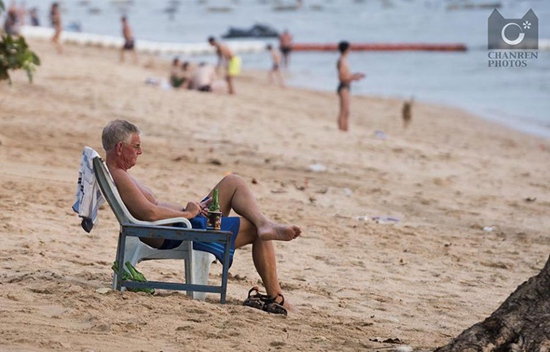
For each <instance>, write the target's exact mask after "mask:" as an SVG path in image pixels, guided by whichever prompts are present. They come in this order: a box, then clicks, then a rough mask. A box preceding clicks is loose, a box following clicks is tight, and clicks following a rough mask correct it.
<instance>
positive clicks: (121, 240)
mask: <svg viewBox="0 0 550 352" xmlns="http://www.w3.org/2000/svg"><path fill="white" fill-rule="evenodd" d="M125 246H126V236H123V235H122V232H120V233H119V234H118V245H117V248H116V258H115V260H116V261H118V264H119V265H118V273H113V290H118V291H120V290H121V286H122V285H121V283H122V277H121V276H119V274H122V273H123V270H124V247H125Z"/></svg>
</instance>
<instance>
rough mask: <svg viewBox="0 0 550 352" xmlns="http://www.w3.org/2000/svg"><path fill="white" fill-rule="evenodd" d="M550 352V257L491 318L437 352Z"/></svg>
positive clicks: (468, 330)
mask: <svg viewBox="0 0 550 352" xmlns="http://www.w3.org/2000/svg"><path fill="white" fill-rule="evenodd" d="M474 351H476V352H477V351H479V352H489V351H491V352H493V351H494V352H519V351H522V352H523V351H525V352H539V351H540V352H548V351H550V257H549V258H548V261H547V262H546V265H545V266H544V268H543V269H542V270H541V272H540V273H539V274H538V275H537V276H534V277H532V278H530V279H529V280H527V281H526V282H524V283H523V284H521V285H520V286H519V287H518V288H517V289H516V291H515V292H514V293H512V294H511V295H510V297H508V298H507V299H506V301H504V303H502V305H501V306H500V307H499V308H498V309H497V310H496V311H495V312H494V313H493V314H491V316H490V317H488V318H487V319H485V320H484V321H483V322H481V323H477V324H475V325H474V326H472V327H470V328H469V329H466V330H464V331H463V332H462V334H460V335H459V336H458V337H456V338H455V339H453V340H452V341H451V342H450V343H449V344H448V345H446V346H443V347H439V348H438V349H436V350H435V351H434V352H474Z"/></svg>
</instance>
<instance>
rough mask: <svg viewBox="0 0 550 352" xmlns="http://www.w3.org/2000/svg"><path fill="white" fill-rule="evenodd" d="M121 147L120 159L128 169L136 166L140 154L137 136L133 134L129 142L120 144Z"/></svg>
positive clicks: (139, 140) (139, 142)
mask: <svg viewBox="0 0 550 352" xmlns="http://www.w3.org/2000/svg"><path fill="white" fill-rule="evenodd" d="M120 143H121V147H122V153H121V157H122V160H123V161H124V164H126V165H127V167H128V168H131V167H132V166H134V165H136V163H137V158H138V156H140V155H141V154H142V151H141V139H140V137H139V134H133V135H132V137H131V138H130V141H129V142H120Z"/></svg>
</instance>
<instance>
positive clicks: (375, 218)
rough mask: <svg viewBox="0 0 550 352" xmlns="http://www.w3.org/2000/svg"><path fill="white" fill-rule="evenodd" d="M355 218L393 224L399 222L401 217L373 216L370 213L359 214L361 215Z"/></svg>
mask: <svg viewBox="0 0 550 352" xmlns="http://www.w3.org/2000/svg"><path fill="white" fill-rule="evenodd" d="M355 220H359V221H374V222H375V223H377V224H381V225H384V224H388V225H391V224H397V223H398V222H399V219H397V218H393V217H390V216H372V217H370V216H368V215H359V216H356V217H355Z"/></svg>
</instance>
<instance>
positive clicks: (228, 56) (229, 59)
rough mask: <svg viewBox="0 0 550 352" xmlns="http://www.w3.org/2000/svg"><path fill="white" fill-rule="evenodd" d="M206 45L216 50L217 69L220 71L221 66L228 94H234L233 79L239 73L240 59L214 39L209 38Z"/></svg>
mask: <svg viewBox="0 0 550 352" xmlns="http://www.w3.org/2000/svg"><path fill="white" fill-rule="evenodd" d="M208 43H210V45H212V46H213V47H215V48H216V54H217V55H218V65H217V69H220V68H221V67H222V66H223V67H224V68H225V80H226V81H227V89H228V92H229V94H235V87H234V86H233V78H234V77H235V76H237V75H238V74H239V73H240V72H241V58H240V57H238V56H236V55H234V54H233V52H232V51H231V49H229V48H228V47H227V46H226V45H225V44H222V43H220V42H218V41H216V39H215V38H214V37H209V38H208Z"/></svg>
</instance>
